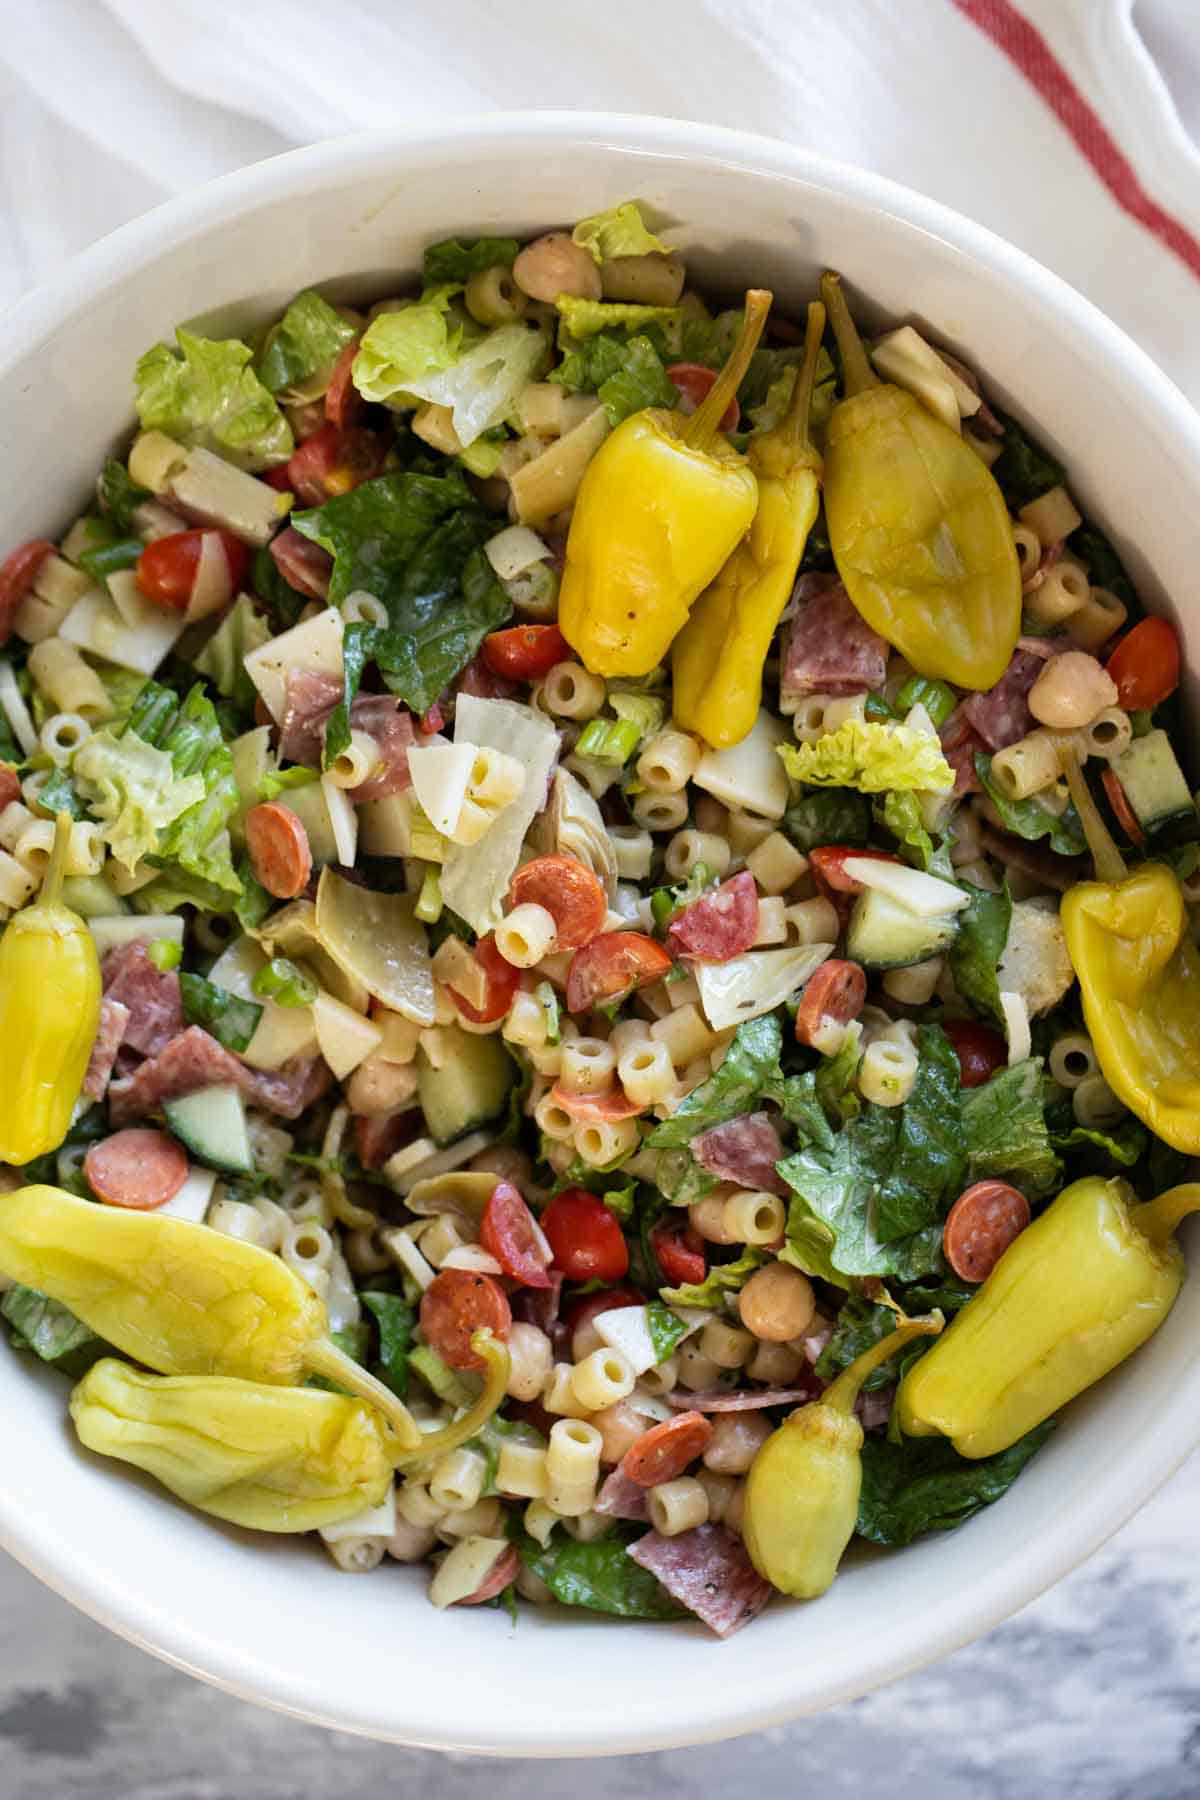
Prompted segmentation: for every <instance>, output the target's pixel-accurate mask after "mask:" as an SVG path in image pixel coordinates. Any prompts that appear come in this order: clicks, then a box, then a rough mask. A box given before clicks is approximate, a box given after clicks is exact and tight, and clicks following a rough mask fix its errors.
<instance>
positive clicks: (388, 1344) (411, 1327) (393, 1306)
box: [359, 1288, 417, 1400]
mask: <svg viewBox="0 0 1200 1800" xmlns="http://www.w3.org/2000/svg"><path fill="white" fill-rule="evenodd" d="M359 1298H360V1299H361V1301H362V1303H363V1305H364V1306H365V1307H366V1309H367V1311H368V1312H369V1313H370V1314H371V1316H372V1318H373V1319H374V1320H375V1324H376V1326H377V1327H378V1331H379V1357H378V1360H377V1361H376V1363H375V1364H374V1367H373V1373H374V1374H376V1375H377V1376H378V1377H379V1379H380V1381H383V1382H386V1383H387V1385H388V1387H390V1388H391V1390H392V1392H393V1393H394V1394H399V1396H400V1398H401V1399H402V1400H403V1399H404V1397H405V1395H406V1394H407V1393H408V1352H409V1347H410V1345H411V1344H412V1340H413V1332H414V1331H415V1330H416V1324H417V1315H416V1312H415V1311H414V1309H413V1308H412V1307H411V1306H410V1305H409V1303H408V1301H407V1300H406V1299H405V1298H404V1296H403V1295H402V1294H385V1293H376V1292H375V1291H374V1290H373V1289H369V1288H368V1289H367V1290H366V1291H365V1292H363V1293H362V1294H360V1295H359Z"/></svg>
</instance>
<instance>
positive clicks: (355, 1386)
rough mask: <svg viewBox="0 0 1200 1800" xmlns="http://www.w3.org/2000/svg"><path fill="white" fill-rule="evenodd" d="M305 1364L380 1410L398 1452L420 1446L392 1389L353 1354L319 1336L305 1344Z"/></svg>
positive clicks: (417, 1434) (418, 1436)
mask: <svg viewBox="0 0 1200 1800" xmlns="http://www.w3.org/2000/svg"><path fill="white" fill-rule="evenodd" d="M303 1360H304V1367H305V1368H306V1369H307V1370H308V1371H309V1372H310V1374H313V1375H324V1376H325V1378H326V1380H327V1381H335V1382H336V1383H337V1385H338V1386H339V1387H341V1388H345V1390H346V1392H347V1393H350V1394H357V1395H358V1397H359V1399H360V1400H365V1401H366V1402H367V1403H368V1405H370V1406H373V1407H374V1408H375V1409H376V1411H377V1412H381V1413H382V1414H383V1416H384V1418H385V1419H386V1420H387V1422H388V1424H389V1425H390V1426H391V1427H392V1430H393V1431H394V1432H395V1434H396V1440H397V1442H396V1449H397V1452H398V1453H399V1454H401V1455H408V1454H411V1452H412V1451H413V1450H416V1449H420V1447H421V1446H422V1444H423V1443H426V1442H428V1440H427V1439H423V1438H422V1436H421V1433H420V1430H419V1428H418V1426H417V1421H416V1420H415V1419H414V1418H413V1416H412V1414H411V1413H410V1412H409V1410H408V1408H407V1406H405V1404H404V1402H403V1400H401V1399H400V1398H399V1396H398V1395H396V1394H393V1392H392V1390H391V1388H389V1387H385V1386H384V1384H383V1382H382V1381H377V1380H376V1379H375V1377H374V1375H372V1374H371V1373H370V1372H369V1371H368V1370H366V1369H364V1368H363V1366H362V1364H361V1363H356V1362H355V1360H354V1358H353V1357H352V1356H347V1355H346V1352H345V1351H344V1350H339V1349H338V1347H337V1345H336V1344H334V1343H331V1342H330V1340H329V1339H328V1338H318V1339H317V1340H316V1341H315V1342H314V1343H311V1344H306V1345H305V1347H304V1355H303Z"/></svg>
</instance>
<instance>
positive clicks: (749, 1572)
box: [629, 1524, 771, 1638]
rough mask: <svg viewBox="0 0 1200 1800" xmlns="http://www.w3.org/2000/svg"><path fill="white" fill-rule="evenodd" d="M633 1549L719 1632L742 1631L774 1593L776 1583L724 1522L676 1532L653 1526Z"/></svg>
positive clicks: (635, 1557) (638, 1560)
mask: <svg viewBox="0 0 1200 1800" xmlns="http://www.w3.org/2000/svg"><path fill="white" fill-rule="evenodd" d="M629 1555H630V1556H631V1557H632V1558H633V1560H634V1562H635V1563H637V1564H638V1565H639V1567H641V1568H643V1569H648V1570H649V1572H650V1574H651V1575H653V1576H655V1577H656V1579H657V1580H658V1581H659V1582H660V1583H661V1584H662V1586H663V1587H664V1588H665V1589H666V1590H667V1592H668V1594H670V1596H671V1598H672V1599H673V1600H678V1602H679V1604H680V1605H681V1606H686V1607H687V1609H688V1611H689V1612H693V1613H695V1615H696V1617H697V1618H698V1619H699V1620H701V1621H702V1623H703V1624H705V1625H707V1626H708V1628H709V1630H710V1631H715V1632H716V1634H717V1636H718V1637H722V1638H726V1637H731V1636H732V1635H733V1633H734V1632H735V1631H740V1630H741V1628H742V1626H743V1625H748V1624H749V1623H750V1621H751V1619H754V1618H757V1616H758V1614H759V1613H760V1612H761V1611H762V1609H763V1607H764V1606H765V1605H766V1604H767V1601H768V1600H769V1599H770V1598H771V1585H770V1583H769V1582H767V1581H764V1580H763V1578H762V1576H761V1575H760V1574H759V1573H758V1572H757V1570H756V1569H755V1567H754V1564H753V1563H752V1562H751V1561H750V1558H749V1555H748V1554H747V1552H746V1548H745V1546H744V1544H743V1543H742V1541H741V1539H740V1538H737V1537H735V1536H734V1534H733V1532H732V1531H729V1530H727V1529H726V1527H725V1526H724V1525H711V1524H709V1525H696V1526H693V1528H692V1530H691V1531H681V1532H680V1533H679V1534H678V1536H676V1537H662V1536H661V1535H660V1534H659V1533H658V1532H657V1531H648V1532H647V1533H646V1535H645V1537H640V1538H639V1539H638V1541H637V1543H636V1544H631V1545H630V1546H629Z"/></svg>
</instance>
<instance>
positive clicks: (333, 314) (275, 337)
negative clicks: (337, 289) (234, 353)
mask: <svg viewBox="0 0 1200 1800" xmlns="http://www.w3.org/2000/svg"><path fill="white" fill-rule="evenodd" d="M357 335H358V333H357V331H356V330H355V328H354V326H353V325H349V324H347V322H346V320H345V319H343V317H342V315H341V314H340V313H339V312H337V311H335V309H334V308H333V307H332V306H330V304H329V302H328V300H325V299H323V298H322V297H321V295H320V294H318V293H317V291H316V289H315V288H305V290H304V292H303V293H302V294H297V295H296V298H295V299H294V300H293V301H292V304H291V305H290V306H289V307H288V309H287V311H286V312H285V313H284V315H283V317H282V319H280V321H279V323H278V325H277V326H276V327H275V329H274V330H273V331H272V332H271V334H270V336H269V337H268V339H267V342H266V345H265V347H264V349H263V353H262V355H261V357H260V358H259V363H258V378H259V380H260V381H261V382H262V384H263V386H264V387H265V388H266V389H267V390H268V392H270V393H272V394H286V393H289V392H290V393H296V392H298V390H300V389H302V388H303V387H304V386H305V385H306V384H307V383H309V382H311V381H313V379H314V378H315V377H320V376H324V375H328V374H329V372H330V371H331V370H332V368H333V365H334V363H335V362H336V361H337V359H338V357H339V356H340V355H341V353H342V351H343V350H344V349H345V348H346V345H347V344H349V343H353V341H354V339H355V338H356V337H357Z"/></svg>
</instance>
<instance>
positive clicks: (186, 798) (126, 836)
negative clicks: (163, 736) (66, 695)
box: [72, 731, 204, 870]
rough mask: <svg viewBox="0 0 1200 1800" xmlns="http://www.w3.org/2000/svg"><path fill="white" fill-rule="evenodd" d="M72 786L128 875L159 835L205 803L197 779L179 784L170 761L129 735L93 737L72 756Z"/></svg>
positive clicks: (155, 845)
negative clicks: (191, 809) (80, 796)
mask: <svg viewBox="0 0 1200 1800" xmlns="http://www.w3.org/2000/svg"><path fill="white" fill-rule="evenodd" d="M72 774H73V776H74V780H75V785H76V787H77V788H78V789H79V792H80V793H81V794H82V796H83V798H84V799H85V800H86V801H87V803H88V806H89V808H90V810H91V813H92V816H93V817H94V818H95V819H97V820H99V822H100V823H101V825H102V826H103V827H104V830H103V832H102V836H103V838H104V841H105V842H106V843H107V845H108V847H109V849H110V850H111V851H112V853H113V855H114V856H115V857H116V859H117V861H118V862H119V863H123V864H124V866H125V867H126V868H127V869H129V870H132V869H133V868H134V867H135V866H136V865H137V863H138V862H140V860H141V859H142V857H144V856H148V855H150V854H151V853H152V852H153V851H156V850H157V849H158V847H159V834H160V832H162V831H165V830H166V829H167V827H168V826H169V825H172V824H173V823H174V821H175V820H176V819H178V818H179V817H181V815H182V814H184V813H186V812H187V811H188V810H189V808H190V807H193V806H196V805H197V804H200V803H202V802H203V800H204V782H203V781H202V780H201V778H200V776H199V775H189V776H187V777H186V778H184V779H182V780H181V779H180V778H179V777H178V776H177V775H176V772H175V766H174V764H173V763H172V761H171V758H170V757H169V756H168V755H167V754H166V753H165V752H164V751H162V750H156V749H155V747H154V745H153V744H148V743H146V742H145V741H144V740H143V739H142V738H140V737H139V736H138V735H137V733H136V732H134V731H126V732H125V733H124V735H123V736H122V737H120V738H116V737H114V736H113V734H112V732H111V731H96V732H93V734H92V736H91V737H90V738H88V740H87V742H86V743H84V744H82V745H81V746H80V748H79V749H78V750H77V751H76V752H75V759H74V762H73V764H72Z"/></svg>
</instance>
